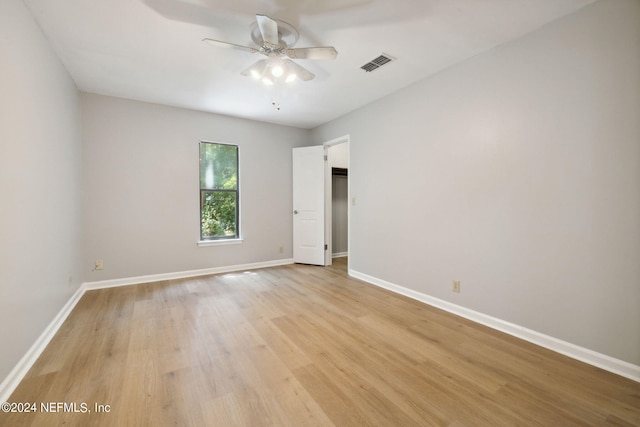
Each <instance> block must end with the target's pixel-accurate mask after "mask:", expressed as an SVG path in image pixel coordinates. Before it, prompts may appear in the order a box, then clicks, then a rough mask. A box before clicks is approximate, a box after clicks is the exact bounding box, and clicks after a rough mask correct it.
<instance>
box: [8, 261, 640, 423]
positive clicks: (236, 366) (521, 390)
mask: <svg viewBox="0 0 640 427" xmlns="http://www.w3.org/2000/svg"><path fill="white" fill-rule="evenodd" d="M335 261H336V262H335V265H334V266H332V267H329V268H322V267H312V266H303V265H293V266H285V267H276V268H268V269H262V270H254V271H247V272H239V273H233V274H223V275H217V276H207V277H200V278H193V279H184V280H171V281H166V282H159V283H151V284H144V285H137V286H127V287H120V288H111V289H104V290H95V291H90V292H87V293H86V294H85V295H84V296H83V298H82V299H81V301H80V302H79V303H78V305H77V306H76V307H75V309H74V310H73V312H72V313H71V314H70V316H69V317H68V319H67V320H66V321H65V323H64V325H63V326H62V327H61V329H60V330H59V332H58V333H57V335H56V336H55V337H54V338H53V340H52V341H51V343H50V344H49V346H48V347H47V349H46V350H45V351H44V353H43V354H42V356H41V357H40V358H39V359H38V361H37V362H36V364H35V365H34V366H33V368H32V369H31V370H30V371H29V373H28V374H27V376H26V377H25V379H24V380H23V381H22V383H21V384H20V385H19V387H18V388H17V389H16V391H15V392H14V394H13V395H12V397H11V399H10V401H12V402H36V403H37V404H38V405H40V404H41V403H43V402H44V403H47V402H52V403H56V402H61V403H67V404H71V403H76V405H77V407H76V410H78V411H80V412H64V409H65V408H64V407H57V406H55V405H54V407H55V408H57V409H59V410H62V411H63V412H58V413H51V412H50V413H44V412H42V411H41V408H40V407H38V412H37V413H20V414H15V413H14V414H4V413H0V425H2V426H29V425H33V426H56V425H67V426H169V425H171V426H173V425H176V426H331V425H335V426H367V425H379V426H394V427H395V426H431V425H433V426H518V425H519V426H582V425H594V426H603V425H610V426H632V425H634V426H639V425H640V383H637V382H633V381H630V380H627V379H624V378H622V377H619V376H616V375H613V374H611V373H608V372H605V371H602V370H600V369H597V368H594V367H592V366H589V365H586V364H583V363H580V362H577V361H574V360H571V359H569V358H566V357H564V356H561V355H559V354H556V353H553V352H551V351H548V350H545V349H542V348H540V347H537V346H535V345H533V344H530V343H527V342H524V341H521V340H518V339H516V338H513V337H511V336H508V335H505V334H502V333H500V332H497V331H494V330H492V329H489V328H486V327H483V326H481V325H477V324H474V323H473V322H470V321H467V320H465V319H462V318H459V317H456V316H454V315H451V314H448V313H446V312H443V311H441V310H438V309H435V308H432V307H429V306H427V305H424V304H421V303H419V302H416V301H413V300H410V299H408V298H405V297H402V296H398V295H395V294H393V293H391V292H388V291H385V290H383V289H379V288H376V287H374V286H371V285H368V284H365V283H363V282H360V281H358V280H354V279H351V278H348V276H347V274H346V266H345V260H344V259H337V260H335ZM82 403H85V404H86V405H87V409H88V410H90V411H91V412H90V413H89V412H87V413H82V412H81V411H83V409H84V408H83V406H82ZM95 404H102V405H109V406H108V409H109V412H96V410H95V409H96V407H95V406H94V405H95ZM67 409H73V407H67ZM104 409H107V406H104Z"/></svg>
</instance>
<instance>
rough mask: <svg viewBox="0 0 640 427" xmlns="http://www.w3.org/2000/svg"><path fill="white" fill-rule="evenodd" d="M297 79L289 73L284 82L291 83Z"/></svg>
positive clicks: (294, 74)
mask: <svg viewBox="0 0 640 427" xmlns="http://www.w3.org/2000/svg"><path fill="white" fill-rule="evenodd" d="M297 78H298V76H296V73H291V74H289V75H288V76H287V78H286V79H285V80H284V81H285V83H293V82H294V81H295V80H296V79H297Z"/></svg>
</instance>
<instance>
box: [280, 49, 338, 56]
mask: <svg viewBox="0 0 640 427" xmlns="http://www.w3.org/2000/svg"><path fill="white" fill-rule="evenodd" d="M286 55H287V56H288V57H289V58H293V59H336V57H337V56H338V51H336V49H335V48H334V47H331V46H329V47H302V48H297V49H287V53H286Z"/></svg>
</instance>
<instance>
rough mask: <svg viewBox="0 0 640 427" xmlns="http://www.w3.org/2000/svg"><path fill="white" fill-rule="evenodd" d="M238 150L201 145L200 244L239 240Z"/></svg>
mask: <svg viewBox="0 0 640 427" xmlns="http://www.w3.org/2000/svg"><path fill="white" fill-rule="evenodd" d="M239 201H240V195H239V193H238V146H237V145H229V144H218V143H213V142H201V143H200V240H202V241H204V240H224V239H239V238H240V223H239Z"/></svg>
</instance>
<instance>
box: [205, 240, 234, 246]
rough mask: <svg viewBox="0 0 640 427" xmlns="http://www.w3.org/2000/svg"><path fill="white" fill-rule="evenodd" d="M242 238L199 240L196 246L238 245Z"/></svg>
mask: <svg viewBox="0 0 640 427" xmlns="http://www.w3.org/2000/svg"><path fill="white" fill-rule="evenodd" d="M243 241H244V240H243V239H221V240H200V241H198V246H223V245H240V244H242V242H243Z"/></svg>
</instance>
